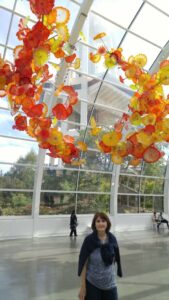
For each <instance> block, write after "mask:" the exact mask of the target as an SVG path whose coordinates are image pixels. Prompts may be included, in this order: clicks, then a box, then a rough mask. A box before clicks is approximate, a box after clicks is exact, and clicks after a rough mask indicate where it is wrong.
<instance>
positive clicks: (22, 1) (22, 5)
mask: <svg viewBox="0 0 169 300" xmlns="http://www.w3.org/2000/svg"><path fill="white" fill-rule="evenodd" d="M15 11H16V12H17V13H19V14H21V15H23V16H26V17H27V16H29V17H30V18H31V19H33V20H37V17H36V16H35V15H34V14H33V13H32V11H31V9H30V4H29V1H27V0H17V4H16V8H15Z"/></svg>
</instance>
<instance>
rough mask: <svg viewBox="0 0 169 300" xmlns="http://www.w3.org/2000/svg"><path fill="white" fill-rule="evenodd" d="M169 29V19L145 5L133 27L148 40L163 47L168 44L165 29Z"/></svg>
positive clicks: (133, 29) (132, 28)
mask: <svg viewBox="0 0 169 300" xmlns="http://www.w3.org/2000/svg"><path fill="white" fill-rule="evenodd" d="M160 2H161V1H160ZM150 16H151V21H150ZM143 20H144V22H143ZM157 20H158V22H157ZM168 27H169V18H168V17H167V16H165V15H164V14H162V13H161V12H159V11H158V10H156V9H155V8H153V7H152V6H150V5H148V4H145V5H144V7H143V8H142V10H141V11H140V13H139V15H138V16H137V18H136V19H135V21H134V23H133V25H132V26H131V30H132V31H134V32H135V33H137V34H139V35H141V36H143V37H144V38H146V39H147V40H150V41H151V42H153V43H155V44H157V45H160V46H162V47H163V46H164V45H165V44H166V42H167V36H166V31H165V30H164V28H168ZM157 33H160V34H157Z"/></svg>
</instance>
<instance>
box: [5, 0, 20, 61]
mask: <svg viewBox="0 0 169 300" xmlns="http://www.w3.org/2000/svg"><path fill="white" fill-rule="evenodd" d="M16 3H17V0H15V2H14V6H13V9H12V11H11V13H12V15H11V19H10V23H9V28H8V33H7V37H6V42H5V45H4V47H5V49H4V54H3V59H5V55H6V50H7V48H6V47H7V44H8V41H9V35H10V32H11V28H12V22H13V18H14V11H15V7H16Z"/></svg>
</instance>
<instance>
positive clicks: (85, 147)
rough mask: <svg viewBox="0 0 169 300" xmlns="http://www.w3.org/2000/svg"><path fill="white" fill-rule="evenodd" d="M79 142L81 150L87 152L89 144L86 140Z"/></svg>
mask: <svg viewBox="0 0 169 300" xmlns="http://www.w3.org/2000/svg"><path fill="white" fill-rule="evenodd" d="M77 144H78V148H79V149H80V150H81V151H83V152H86V151H87V145H86V144H85V143H84V142H81V141H79V142H77Z"/></svg>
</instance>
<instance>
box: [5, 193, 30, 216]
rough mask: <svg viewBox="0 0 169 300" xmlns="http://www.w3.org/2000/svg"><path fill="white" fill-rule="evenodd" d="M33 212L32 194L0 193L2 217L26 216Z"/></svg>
mask: <svg viewBox="0 0 169 300" xmlns="http://www.w3.org/2000/svg"><path fill="white" fill-rule="evenodd" d="M31 212H32V193H26V192H14V191H0V215H1V216H26V215H31Z"/></svg>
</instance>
